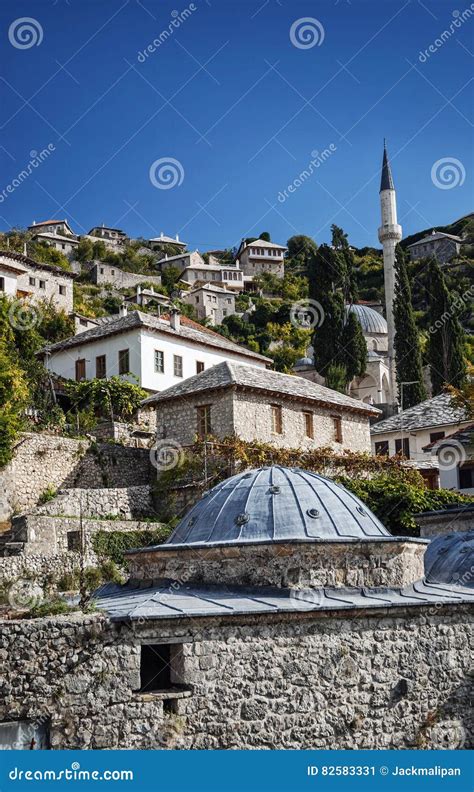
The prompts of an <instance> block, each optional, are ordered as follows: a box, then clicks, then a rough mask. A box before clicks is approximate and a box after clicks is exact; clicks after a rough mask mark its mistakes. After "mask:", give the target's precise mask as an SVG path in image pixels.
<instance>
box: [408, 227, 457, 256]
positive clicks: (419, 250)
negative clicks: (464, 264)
mask: <svg viewBox="0 0 474 792" xmlns="http://www.w3.org/2000/svg"><path fill="white" fill-rule="evenodd" d="M462 241H463V240H462V239H461V237H458V236H455V235H454V234H444V233H443V232H442V231H435V230H434V229H433V231H432V232H431V234H429V235H428V236H425V237H423V239H419V240H418V242H413V244H412V245H408V248H407V250H408V252H409V253H410V258H411V260H412V261H416V260H417V259H421V258H428V257H429V256H434V258H435V259H437V261H439V262H441V264H446V263H447V262H448V261H450V260H451V259H452V258H454V257H455V256H459V252H460V250H461V244H462Z"/></svg>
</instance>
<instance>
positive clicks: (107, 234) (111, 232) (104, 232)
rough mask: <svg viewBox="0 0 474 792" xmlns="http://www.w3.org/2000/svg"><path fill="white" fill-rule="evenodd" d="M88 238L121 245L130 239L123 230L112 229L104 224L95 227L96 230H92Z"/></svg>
mask: <svg viewBox="0 0 474 792" xmlns="http://www.w3.org/2000/svg"><path fill="white" fill-rule="evenodd" d="M87 236H90V237H98V238H99V239H103V240H104V241H107V242H117V243H120V244H121V243H123V242H125V240H126V239H128V237H127V234H126V233H125V231H122V229H121V228H110V227H109V226H106V225H104V224H103V223H102V225H101V226H94V228H91V230H90V231H89V233H88V235H87Z"/></svg>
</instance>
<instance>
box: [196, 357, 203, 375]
mask: <svg viewBox="0 0 474 792" xmlns="http://www.w3.org/2000/svg"><path fill="white" fill-rule="evenodd" d="M201 371H204V363H203V362H202V360H196V374H200V373H201Z"/></svg>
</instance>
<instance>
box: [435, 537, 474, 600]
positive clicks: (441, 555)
mask: <svg viewBox="0 0 474 792" xmlns="http://www.w3.org/2000/svg"><path fill="white" fill-rule="evenodd" d="M473 568H474V529H471V530H470V531H465V532H461V531H458V532H456V533H451V534H444V535H443V536H438V537H436V539H433V540H432V541H431V542H430V544H429V545H428V547H427V549H426V553H425V579H426V581H427V583H445V584H448V585H450V586H466V587H467V588H474V576H473V574H472V569H473Z"/></svg>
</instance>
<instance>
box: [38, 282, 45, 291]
mask: <svg viewBox="0 0 474 792" xmlns="http://www.w3.org/2000/svg"><path fill="white" fill-rule="evenodd" d="M39 287H40V289H46V281H44V280H40V282H39Z"/></svg>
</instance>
